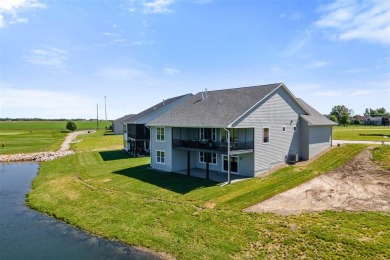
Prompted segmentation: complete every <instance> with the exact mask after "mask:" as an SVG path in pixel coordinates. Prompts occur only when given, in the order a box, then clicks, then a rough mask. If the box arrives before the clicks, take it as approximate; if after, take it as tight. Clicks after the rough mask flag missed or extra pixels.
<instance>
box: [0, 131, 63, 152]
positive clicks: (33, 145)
mask: <svg viewBox="0 0 390 260" xmlns="http://www.w3.org/2000/svg"><path fill="white" fill-rule="evenodd" d="M67 134H68V132H63V131H59V130H41V129H40V130H35V129H34V130H32V131H31V132H30V131H29V130H1V131H0V143H3V144H4V147H0V154H16V153H35V152H48V151H56V150H58V149H59V148H60V147H61V144H62V142H63V141H64V139H65V137H66V135H67Z"/></svg>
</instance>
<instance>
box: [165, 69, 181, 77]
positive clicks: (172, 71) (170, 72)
mask: <svg viewBox="0 0 390 260" xmlns="http://www.w3.org/2000/svg"><path fill="white" fill-rule="evenodd" d="M163 73H164V74H165V75H167V76H175V75H177V74H180V70H178V69H174V68H169V67H166V68H164V69H163Z"/></svg>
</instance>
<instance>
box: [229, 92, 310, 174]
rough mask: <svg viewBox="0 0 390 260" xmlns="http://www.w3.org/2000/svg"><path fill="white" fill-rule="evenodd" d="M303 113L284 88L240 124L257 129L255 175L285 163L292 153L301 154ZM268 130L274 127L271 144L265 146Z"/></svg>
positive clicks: (255, 136) (242, 126) (237, 124)
mask: <svg viewBox="0 0 390 260" xmlns="http://www.w3.org/2000/svg"><path fill="white" fill-rule="evenodd" d="M303 113H305V112H304V111H303V110H302V108H301V107H300V106H299V105H298V104H297V103H296V102H295V101H294V100H293V99H292V97H291V96H290V95H289V94H288V93H287V92H286V91H285V90H284V89H283V88H279V89H277V90H276V91H275V92H273V93H272V94H271V95H270V96H268V97H266V98H265V99H264V100H263V101H262V102H261V103H260V104H258V105H257V106H256V107H255V108H253V109H252V110H251V111H249V114H248V115H247V116H246V117H244V118H243V119H241V120H239V121H237V122H236V124H235V127H240V128H249V127H254V139H255V140H254V143H255V149H254V172H255V175H259V174H261V173H262V172H264V171H267V170H269V169H270V168H272V167H274V166H276V165H278V164H279V163H282V162H284V161H285V160H286V156H287V155H288V154H292V153H294V154H295V153H298V154H299V153H300V149H299V142H300V126H299V123H298V119H299V115H300V114H303ZM295 125H296V126H297V131H296V132H294V126H295ZM283 126H286V132H283V131H282V127H283ZM264 127H269V128H270V132H269V136H270V142H269V143H267V144H263V128H264Z"/></svg>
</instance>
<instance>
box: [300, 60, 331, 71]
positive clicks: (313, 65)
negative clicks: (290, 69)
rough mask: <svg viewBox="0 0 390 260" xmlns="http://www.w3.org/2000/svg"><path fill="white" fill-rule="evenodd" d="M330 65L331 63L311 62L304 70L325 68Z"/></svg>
mask: <svg viewBox="0 0 390 260" xmlns="http://www.w3.org/2000/svg"><path fill="white" fill-rule="evenodd" d="M330 64H331V63H330V62H327V61H313V62H311V63H309V64H308V65H306V68H308V69H318V68H322V67H326V66H328V65H330Z"/></svg>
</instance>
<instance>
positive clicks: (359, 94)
mask: <svg viewBox="0 0 390 260" xmlns="http://www.w3.org/2000/svg"><path fill="white" fill-rule="evenodd" d="M370 93H372V91H371V90H364V89H358V90H355V91H353V92H352V93H351V96H361V95H366V94H370Z"/></svg>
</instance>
